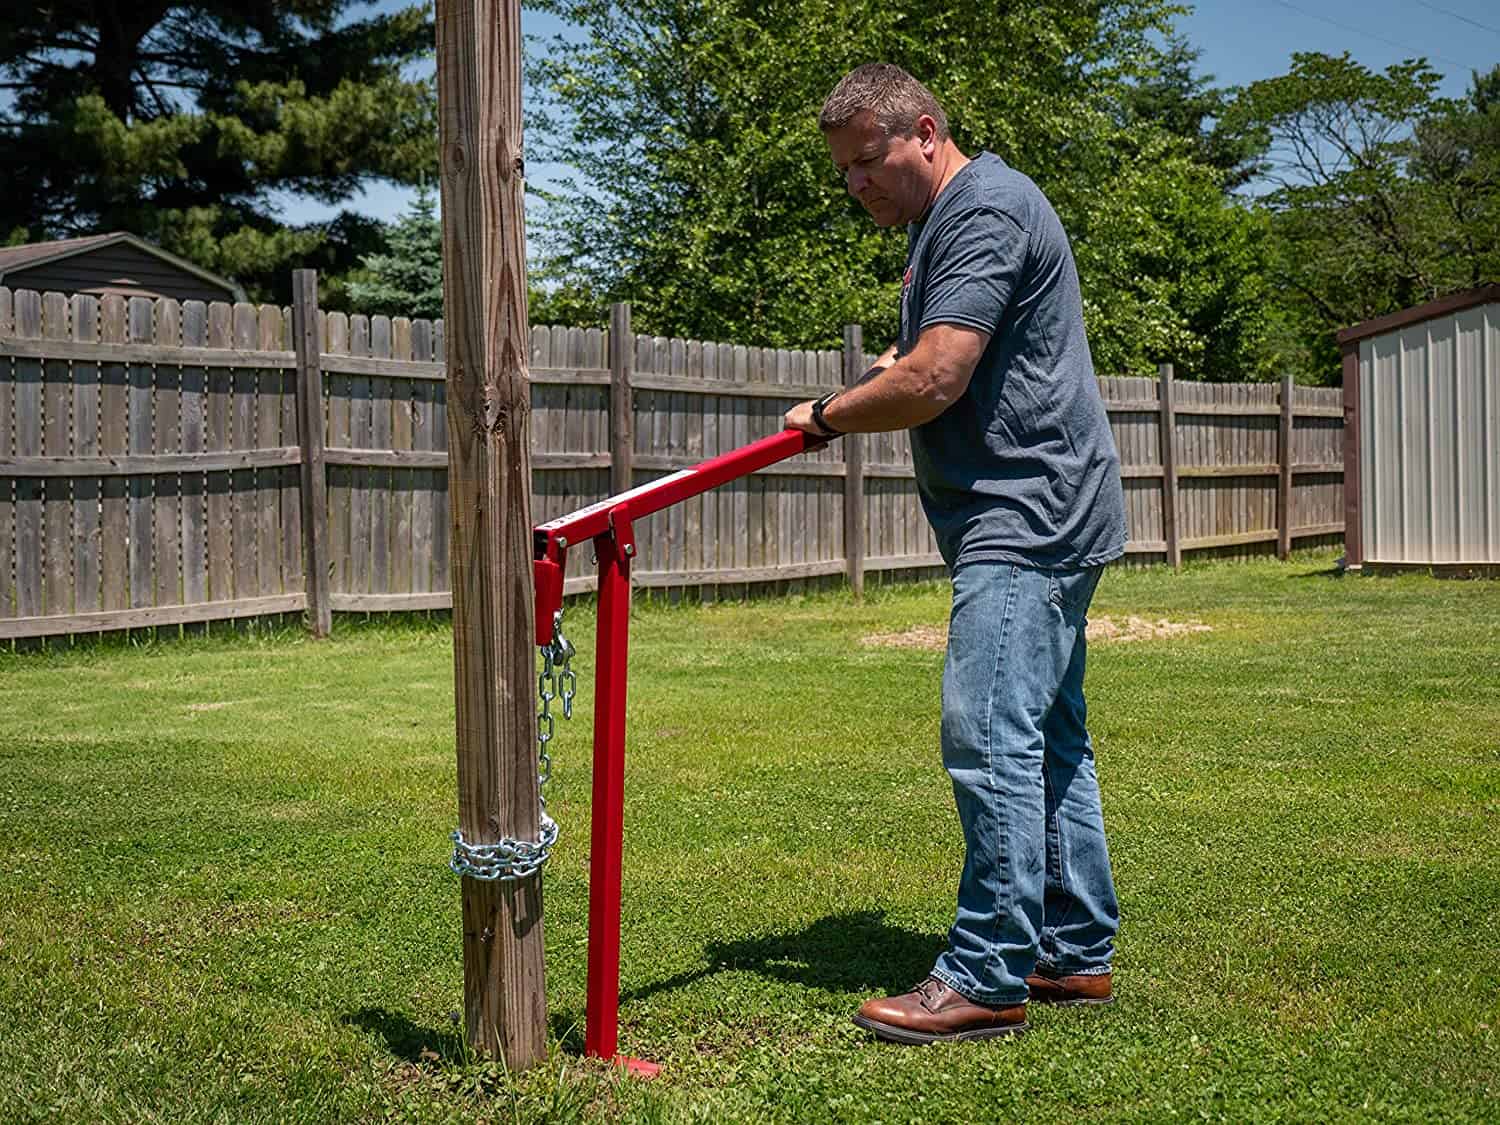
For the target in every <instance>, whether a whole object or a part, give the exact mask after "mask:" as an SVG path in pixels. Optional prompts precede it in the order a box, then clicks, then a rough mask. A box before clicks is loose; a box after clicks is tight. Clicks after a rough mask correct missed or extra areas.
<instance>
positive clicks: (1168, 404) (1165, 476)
mask: <svg viewBox="0 0 1500 1125" xmlns="http://www.w3.org/2000/svg"><path fill="white" fill-rule="evenodd" d="M1156 373H1157V387H1158V391H1157V395H1158V401H1159V402H1160V404H1161V522H1162V538H1163V539H1165V540H1166V543H1167V565H1168V566H1170V567H1171V568H1172V569H1173V570H1181V569H1182V545H1181V543H1180V542H1179V540H1178V538H1177V411H1176V409H1175V407H1174V406H1173V392H1172V365H1171V364H1170V363H1163V364H1162V365H1161V366H1160V367H1158V368H1157V369H1156Z"/></svg>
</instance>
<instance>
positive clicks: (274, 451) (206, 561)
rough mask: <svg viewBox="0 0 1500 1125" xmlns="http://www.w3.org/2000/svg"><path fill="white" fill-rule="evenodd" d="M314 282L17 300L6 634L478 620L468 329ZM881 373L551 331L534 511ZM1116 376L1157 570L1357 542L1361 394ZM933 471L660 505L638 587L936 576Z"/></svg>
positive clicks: (576, 580) (811, 467)
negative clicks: (1197, 555)
mask: <svg viewBox="0 0 1500 1125" xmlns="http://www.w3.org/2000/svg"><path fill="white" fill-rule="evenodd" d="M311 281H312V279H311V275H310V274H309V273H308V272H307V271H299V276H298V279H297V292H298V294H299V304H298V305H297V307H296V308H295V309H286V308H279V307H276V306H271V305H261V306H253V305H248V304H237V305H233V306H230V305H227V304H218V303H216V304H211V305H204V304H203V303H201V302H196V301H187V302H183V303H182V304H180V305H179V304H178V303H177V302H176V301H171V300H158V301H154V302H153V301H151V300H149V299H145V298H133V299H130V300H128V301H127V300H125V299H122V298H113V297H105V298H103V299H96V298H93V297H89V296H84V295H78V296H74V297H71V298H69V297H64V296H61V295H59V294H55V293H48V294H38V293H33V292H28V291H23V290H18V291H16V292H14V293H12V292H10V291H9V290H6V289H4V288H0V639H5V638H17V637H28V636H43V635H61V634H69V633H82V632H94V631H100V630H107V629H122V628H132V627H144V626H157V625H171V624H178V623H185V622H202V621H210V620H221V619H228V618H236V617H248V616H255V615H261V614H272V613H285V612H296V611H302V610H308V611H310V614H311V617H312V621H313V625H314V628H315V629H317V630H318V631H322V630H324V629H326V627H327V621H328V614H329V611H330V610H354V611H372V610H376V611H378V610H411V609H433V608H445V607H447V606H448V605H450V596H449V593H448V553H447V552H448V527H449V511H448V491H447V453H446V448H447V442H446V415H445V410H446V406H445V385H444V368H443V357H444V339H443V325H442V322H441V321H426V320H408V319H406V318H402V317H396V318H389V317H381V316H377V317H365V316H346V315H344V314H342V313H327V314H325V313H322V312H319V311H318V310H317V308H316V306H315V303H314V301H313V300H312V297H311V294H312V293H313V292H314V287H313V286H312V284H311ZM872 358H873V357H871V356H869V355H867V354H866V353H865V352H864V349H863V345H862V340H861V337H860V332H859V329H858V327H857V326H855V327H851V328H850V329H849V330H847V331H846V333H845V347H844V349H843V350H842V351H834V350H826V351H789V350H776V349H770V348H750V347H745V346H742V345H731V344H715V343H701V342H699V341H692V340H677V339H664V338H660V337H652V336H645V335H636V334H634V333H632V332H631V331H630V323H629V308H628V306H617V307H616V308H615V309H614V310H613V316H612V320H611V328H610V330H609V331H604V330H600V329H578V328H547V327H537V328H534V329H533V330H532V348H531V372H530V373H531V380H532V410H533V413H532V467H533V486H532V513H533V518H534V519H535V521H536V522H542V521H544V520H547V519H550V518H553V517H555V516H559V515H562V514H565V513H566V512H569V511H572V510H574V509H576V508H579V507H582V506H584V505H586V504H589V503H593V502H594V501H597V500H600V499H602V498H604V497H605V496H608V495H611V494H612V493H615V492H618V491H621V490H623V489H624V488H627V487H629V486H631V485H632V484H635V483H641V482H644V481H646V480H650V479H654V478H655V477H657V476H659V475H661V474H663V473H667V472H672V471H675V470H678V469H682V468H686V467H688V466H690V465H692V464H695V463H696V462H698V461H700V460H701V459H703V458H704V457H708V456H712V455H713V454H716V453H720V452H723V451H726V450H729V449H733V448H735V447H737V446H740V445H743V444H745V443H746V442H749V441H751V440H754V439H755V438H758V437H762V436H764V435H765V434H768V433H771V432H773V431H775V430H777V429H779V428H780V426H781V417H782V414H783V413H784V411H785V410H786V408H787V407H788V406H789V405H790V404H791V403H793V402H796V401H800V400H802V399H805V398H809V397H813V396H816V395H819V394H822V393H824V392H825V391H826V390H828V389H829V388H831V387H835V386H839V385H843V384H846V383H848V382H849V381H851V380H852V379H853V378H857V377H858V375H859V373H860V372H862V371H863V370H864V369H865V366H866V365H867V364H868V363H869V362H871V361H872ZM1100 384H1101V387H1102V390H1103V393H1104V398H1105V401H1106V403H1107V405H1108V409H1109V414H1110V421H1111V425H1112V426H1113V428H1114V433H1115V438H1116V442H1117V444H1118V445H1119V449H1120V454H1121V460H1122V463H1123V473H1124V478H1125V479H1124V484H1125V493H1126V501H1127V507H1128V512H1129V522H1130V537H1131V543H1130V547H1129V552H1130V557H1131V558H1133V559H1137V560H1142V561H1163V560H1165V561H1166V562H1168V563H1170V564H1172V565H1177V564H1178V563H1179V562H1180V560H1181V557H1182V554H1183V552H1185V551H1195V550H1215V551H1220V552H1224V551H1230V552H1235V553H1251V552H1255V551H1264V550H1267V549H1271V547H1272V545H1274V547H1275V549H1277V550H1279V551H1280V552H1281V553H1282V554H1283V555H1285V553H1286V552H1287V551H1289V550H1290V548H1291V546H1292V543H1293V542H1294V541H1295V540H1309V539H1323V538H1326V537H1331V536H1338V535H1341V534H1342V532H1343V522H1342V515H1343V510H1344V508H1343V494H1342V488H1343V483H1342V482H1343V475H1342V474H1343V465H1342V461H1341V448H1342V447H1341V441H1342V425H1343V423H1342V408H1341V405H1340V402H1341V399H1340V392H1339V391H1337V390H1328V389H1317V388H1306V387H1293V386H1292V385H1291V383H1290V380H1285V381H1283V382H1282V384H1281V385H1280V387H1277V386H1274V385H1211V384H1190V383H1174V382H1173V380H1172V378H1171V370H1170V368H1164V369H1163V371H1162V373H1161V376H1160V378H1158V379H1154V380H1153V379H1133V378H1124V379H1121V378H1105V379H1101V380H1100ZM299 394H300V395H301V396H303V398H302V402H303V403H304V406H303V408H302V409H300V410H299V406H298V402H299ZM314 414H316V415H317V416H318V417H319V420H320V422H321V425H319V426H313V427H308V426H306V425H304V424H303V421H302V420H303V419H304V418H305V417H307V416H310V415H314ZM1164 436H1165V437H1167V438H1168V439H1169V440H1166V441H1163V438H1164ZM911 464H912V462H911V448H910V444H909V442H908V439H907V436H906V434H905V433H892V434H876V435H868V436H866V437H864V438H861V439H859V440H855V441H851V440H850V439H848V438H846V439H843V440H842V441H840V442H836V443H834V444H833V445H832V446H830V447H829V448H828V449H825V450H823V451H820V452H818V453H815V454H812V455H809V456H807V457H803V458H798V459H797V460H796V461H794V462H790V463H783V464H781V465H776V466H773V467H772V468H771V469H770V470H768V471H766V472H763V473H760V474H757V475H756V476H754V477H751V478H747V479H745V480H741V481H737V482H735V483H734V484H732V485H729V486H726V487H724V488H721V489H719V490H717V491H715V492H713V493H709V494H707V495H705V496H701V497H698V498H696V499H694V500H693V501H690V502H688V503H685V504H682V505H679V506H677V507H674V508H672V509H670V510H668V511H666V512H662V513H659V514H658V515H656V516H653V517H651V518H650V519H648V520H644V521H642V522H641V523H640V524H639V525H638V526H637V537H638V544H639V548H640V555H639V556H638V563H637V567H638V569H637V572H636V576H635V577H636V580H637V582H638V583H639V584H640V585H643V586H647V587H675V588H695V589H697V590H699V591H701V592H702V594H703V595H704V596H715V594H716V593H717V592H721V591H723V590H725V589H728V590H730V591H731V592H735V593H738V592H740V591H742V590H743V589H745V588H746V587H748V586H750V585H752V584H757V583H765V582H788V583H794V584H795V583H799V582H802V581H805V580H808V579H817V578H822V577H829V576H847V577H848V579H849V581H850V582H851V583H852V584H853V585H854V586H855V587H856V589H858V588H860V587H862V585H863V582H864V578H865V575H866V574H867V573H871V572H877V573H878V572H885V573H903V574H913V573H915V574H923V575H925V574H929V573H932V572H933V568H936V567H940V566H941V560H940V559H939V557H938V555H937V553H936V547H935V545H934V543H933V540H932V537H931V533H930V532H929V530H928V528H927V525H926V521H925V520H924V519H923V517H922V513H921V509H920V506H919V504H918V502H917V498H916V492H915V484H914V481H913V479H912V468H911ZM586 555H587V552H579V551H575V552H572V553H571V554H570V573H569V576H568V587H567V588H568V590H569V591H570V592H576V591H580V590H585V589H588V588H591V587H592V584H593V582H594V579H593V576H592V575H591V574H590V573H589V569H590V568H589V560H588V558H587V557H586ZM309 574H311V575H312V578H313V580H312V581H311V582H309V581H307V578H308V575H309Z"/></svg>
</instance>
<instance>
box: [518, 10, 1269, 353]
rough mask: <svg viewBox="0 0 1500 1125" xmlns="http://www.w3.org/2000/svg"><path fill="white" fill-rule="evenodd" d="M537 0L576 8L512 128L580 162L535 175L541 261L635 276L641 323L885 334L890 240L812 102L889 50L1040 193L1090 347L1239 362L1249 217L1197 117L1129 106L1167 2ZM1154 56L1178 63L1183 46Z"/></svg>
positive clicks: (725, 335) (564, 270)
mask: <svg viewBox="0 0 1500 1125" xmlns="http://www.w3.org/2000/svg"><path fill="white" fill-rule="evenodd" d="M539 6H541V7H543V8H545V9H546V10H548V11H551V12H554V13H556V14H557V15H560V16H562V17H564V18H565V19H567V20H569V21H570V22H572V23H574V24H576V25H578V26H579V27H580V28H581V29H582V31H583V40H582V41H581V42H577V43H568V42H564V41H557V42H554V43H552V44H550V46H549V48H548V50H547V52H546V53H545V54H542V53H538V52H536V51H535V50H533V56H532V72H531V80H532V82H533V88H534V91H535V92H536V94H537V98H536V101H537V103H539V104H540V107H541V110H542V112H541V113H539V114H533V116H532V118H531V121H530V124H529V128H530V131H531V138H532V143H533V145H535V144H536V142H537V140H538V139H540V141H541V142H542V146H541V147H542V148H543V150H544V152H545V154H546V155H547V156H548V157H549V158H551V159H556V160H560V161H562V162H565V163H567V164H570V165H572V166H573V167H574V168H576V169H577V170H578V172H579V176H578V178H577V179H576V181H574V182H570V183H565V184H564V185H563V188H562V189H561V190H560V191H558V192H556V193H554V195H553V196H552V197H551V199H550V200H549V201H548V206H547V211H546V214H545V215H544V216H543V217H542V221H541V224H540V225H541V229H542V231H543V239H542V247H541V248H542V251H543V254H542V259H543V268H544V270H545V271H546V272H547V273H549V274H550V275H551V276H552V277H554V278H562V279H567V280H569V281H571V282H573V283H574V285H575V287H577V289H579V290H581V291H583V292H585V293H591V294H596V295H597V296H598V298H599V299H600V301H601V302H602V301H604V300H611V299H629V300H631V301H633V302H634V303H635V305H636V309H637V313H636V319H637V321H638V323H640V324H641V325H642V326H643V327H645V328H648V329H649V330H655V331H662V332H673V333H677V334H683V335H694V336H703V337H708V338H718V339H744V340H755V341H758V342H763V343H769V344H776V345H783V346H787V345H791V346H813V345H820V346H826V345H831V344H833V343H835V342H836V340H837V337H838V334H839V328H840V326H841V325H842V324H843V323H845V322H846V321H851V320H857V321H860V322H862V323H863V324H864V325H865V327H866V335H867V338H869V339H872V340H884V339H889V338H891V337H892V336H893V335H894V333H895V329H896V321H897V315H898V303H897V301H898V293H899V279H900V274H901V270H902V267H903V264H904V257H905V240H904V238H903V237H902V235H901V233H900V232H880V231H878V230H876V229H875V228H874V227H873V225H872V224H871V223H870V222H869V220H868V218H867V217H866V216H865V215H864V213H863V211H862V210H861V209H860V208H859V205H858V204H857V203H856V202H854V201H853V200H852V199H850V198H849V197H848V196H847V195H846V193H845V192H844V190H843V184H842V182H841V181H840V179H839V177H838V175H837V173H836V171H835V170H834V169H833V167H832V165H831V164H830V163H829V161H828V158H827V153H826V146H825V145H824V142H823V140H822V138H821V136H820V135H819V133H818V129H817V123H816V116H817V110H818V107H819V106H820V104H821V102H822V99H823V97H824V96H825V95H826V94H827V92H828V90H829V89H831V88H832V86H833V84H834V83H835V82H836V81H837V80H838V78H839V77H840V76H841V75H842V74H843V73H845V72H846V71H847V70H849V69H850V68H852V67H853V66H855V65H857V64H858V63H860V62H864V61H868V60H870V59H887V60H889V61H893V62H897V63H900V64H902V65H903V66H905V67H906V68H907V69H908V70H910V71H911V72H912V73H914V74H916V75H918V76H920V77H922V78H924V79H925V80H927V81H928V82H929V83H930V84H931V85H932V86H933V89H934V92H935V93H936V94H937V95H938V97H939V99H940V100H942V102H943V104H944V106H945V107H946V108H947V110H948V115H949V119H950V124H951V125H952V127H953V131H954V136H955V139H956V140H957V142H958V143H959V145H960V147H961V148H963V149H964V150H965V151H968V152H975V151H977V150H979V149H989V150H991V151H994V152H997V153H999V154H1000V155H1001V156H1002V157H1004V158H1005V159H1006V160H1007V161H1008V162H1009V163H1011V164H1012V165H1014V166H1016V167H1018V168H1019V169H1021V170H1022V171H1024V172H1026V173H1028V174H1029V175H1031V176H1032V177H1033V178H1034V179H1036V180H1037V181H1038V182H1039V183H1040V184H1041V186H1042V187H1043V189H1044V190H1045V191H1047V193H1048V195H1049V196H1050V197H1051V198H1052V200H1053V202H1054V204H1055V205H1056V206H1057V207H1058V210H1059V211H1060V212H1061V213H1062V217H1063V220H1064V223H1065V225H1066V226H1067V228H1068V230H1069V232H1070V233H1071V234H1072V236H1073V238H1074V241H1075V249H1076V250H1077V251H1078V257H1079V263H1080V270H1081V272H1082V274H1083V280H1084V287H1085V296H1086V299H1087V300H1088V302H1089V313H1090V325H1089V327H1090V339H1091V341H1092V343H1093V345H1094V348H1095V354H1096V360H1097V361H1098V365H1099V367H1100V370H1101V371H1125V370H1134V371H1149V370H1151V368H1152V366H1153V365H1154V364H1155V363H1156V362H1157V361H1159V360H1166V359H1171V360H1174V361H1176V362H1178V363H1179V364H1182V365H1184V367H1185V369H1186V373H1189V374H1191V373H1193V372H1199V373H1201V372H1203V371H1206V370H1207V365H1208V364H1210V363H1212V364H1215V365H1217V367H1216V370H1217V371H1219V372H1223V373H1227V374H1228V377H1242V373H1243V369H1244V368H1246V367H1247V366H1248V365H1250V364H1251V363H1252V362H1253V356H1254V355H1255V352H1256V348H1257V347H1258V335H1257V333H1258V332H1259V320H1258V318H1257V316H1256V315H1255V314H1254V313H1253V312H1252V311H1251V310H1248V309H1246V308H1245V307H1244V302H1245V301H1246V300H1249V299H1254V298H1255V297H1256V296H1257V294H1256V293H1255V289H1254V285H1253V284H1249V283H1245V282H1244V281H1243V280H1242V279H1240V278H1239V276H1238V273H1237V271H1239V270H1241V269H1242V268H1244V266H1245V265H1246V262H1247V260H1249V259H1251V258H1253V256H1254V253H1255V250H1254V245H1253V242H1254V240H1253V239H1252V238H1251V237H1250V228H1251V226H1253V223H1252V222H1251V221H1250V220H1249V219H1247V217H1246V216H1244V215H1243V214H1242V213H1241V212H1240V211H1239V210H1237V209H1236V208H1235V207H1233V206H1232V205H1226V204H1225V202H1224V199H1223V195H1222V192H1221V190H1220V187H1219V181H1220V179H1221V178H1222V176H1223V174H1224V172H1225V168H1224V167H1217V166H1215V165H1213V164H1211V163H1209V162H1207V161H1206V159H1205V157H1204V156H1203V153H1202V152H1201V151H1200V149H1201V146H1202V144H1203V141H1202V137H1201V130H1200V129H1196V128H1194V129H1187V128H1184V130H1183V131H1184V132H1187V133H1191V134H1192V135H1191V136H1184V135H1174V134H1173V132H1172V131H1171V130H1170V129H1167V128H1164V127H1163V126H1162V125H1160V124H1157V123H1155V122H1154V121H1152V120H1149V119H1147V117H1148V115H1147V112H1146V107H1147V106H1148V105H1149V101H1150V99H1149V96H1148V92H1147V91H1146V90H1145V86H1144V84H1145V83H1147V82H1149V81H1153V80H1155V79H1157V78H1159V77H1160V76H1161V74H1162V72H1163V70H1162V68H1163V67H1164V65H1166V64H1165V63H1164V57H1165V56H1164V53H1163V48H1162V47H1161V46H1159V45H1158V43H1159V36H1161V35H1163V34H1166V33H1168V32H1169V30H1170V22H1169V17H1170V12H1171V10H1172V9H1170V8H1169V7H1168V6H1167V5H1166V4H1165V3H1161V2H1158V0H1048V2H1042V3H1024V4H1023V3H1019V2H1014V0H1006V2H1002V3H999V4H998V5H970V6H955V5H947V4H937V3H931V2H929V3H917V4H911V5H904V6H901V5H877V4H874V3H872V2H871V0H772V2H771V3H769V4H768V3H764V2H757V3H753V4H752V3H749V2H748V0H641V2H639V3H635V4H632V5H631V6H629V7H628V8H626V7H623V6H620V5H617V4H616V3H613V2H612V0H541V3H540V5H539ZM1169 61H1170V60H1169ZM1172 65H1175V66H1177V68H1178V69H1177V71H1176V72H1174V73H1176V75H1177V77H1178V78H1179V79H1182V75H1183V74H1185V73H1188V72H1187V71H1186V70H1184V68H1185V67H1188V66H1189V64H1188V61H1187V60H1186V57H1185V56H1184V55H1182V54H1181V53H1179V54H1178V55H1177V56H1176V62H1175V63H1173V64H1172ZM1184 81H1186V85H1187V87H1188V93H1189V94H1192V93H1193V92H1194V91H1197V92H1198V93H1201V88H1200V87H1201V84H1195V80H1192V79H1191V78H1190V76H1189V78H1188V79H1185V80H1184ZM1179 85H1181V83H1179ZM1207 112H1208V107H1207V106H1205V107H1203V111H1202V113H1200V115H1199V116H1198V117H1197V118H1196V121H1197V122H1198V123H1201V122H1202V121H1203V120H1204V116H1205V115H1206V114H1207ZM1230 166H1232V164H1231V165H1230ZM1143 199H1149V203H1143V202H1142V200H1143ZM1186 269H1192V270H1195V271H1199V273H1200V275H1201V274H1203V273H1205V272H1206V274H1207V275H1208V277H1207V280H1206V281H1204V280H1203V277H1202V276H1199V277H1194V278H1187V277H1184V276H1183V275H1182V274H1181V272H1180V271H1182V270H1186ZM1143 270H1145V271H1147V272H1146V273H1144V274H1143V273H1142V272H1141V271H1143ZM596 315H597V312H596Z"/></svg>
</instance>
